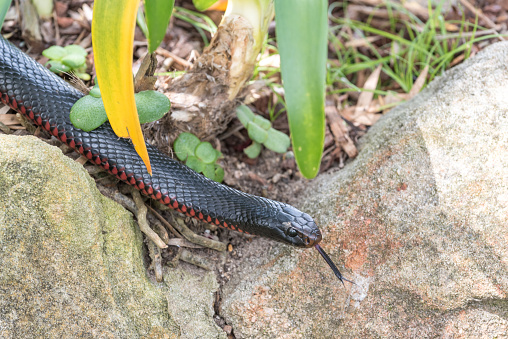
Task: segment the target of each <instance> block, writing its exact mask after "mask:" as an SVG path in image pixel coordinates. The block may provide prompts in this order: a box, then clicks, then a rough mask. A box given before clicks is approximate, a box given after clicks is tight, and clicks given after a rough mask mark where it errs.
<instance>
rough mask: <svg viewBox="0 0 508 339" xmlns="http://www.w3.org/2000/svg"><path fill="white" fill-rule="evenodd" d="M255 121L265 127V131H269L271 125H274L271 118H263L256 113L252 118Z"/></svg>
mask: <svg viewBox="0 0 508 339" xmlns="http://www.w3.org/2000/svg"><path fill="white" fill-rule="evenodd" d="M252 122H253V123H255V124H256V125H258V126H259V127H261V128H262V129H264V130H265V131H268V130H269V129H270V127H272V123H271V122H270V120H268V119H265V118H263V117H262V116H261V115H256V116H255V117H254V120H252Z"/></svg>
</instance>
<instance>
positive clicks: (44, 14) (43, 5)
mask: <svg viewBox="0 0 508 339" xmlns="http://www.w3.org/2000/svg"><path fill="white" fill-rule="evenodd" d="M32 3H33V5H34V7H35V10H36V12H37V14H38V15H39V17H40V18H41V19H44V20H47V19H50V18H51V16H52V15H53V0H32Z"/></svg>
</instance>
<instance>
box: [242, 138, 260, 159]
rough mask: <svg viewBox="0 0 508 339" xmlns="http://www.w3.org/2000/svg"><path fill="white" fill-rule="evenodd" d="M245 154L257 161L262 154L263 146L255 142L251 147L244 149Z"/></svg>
mask: <svg viewBox="0 0 508 339" xmlns="http://www.w3.org/2000/svg"><path fill="white" fill-rule="evenodd" d="M243 153H245V155H247V156H248V157H249V158H251V159H256V158H257V157H258V156H259V153H261V144H260V143H258V142H255V141H253V142H252V144H251V145H250V146H249V147H246V148H244V149H243Z"/></svg>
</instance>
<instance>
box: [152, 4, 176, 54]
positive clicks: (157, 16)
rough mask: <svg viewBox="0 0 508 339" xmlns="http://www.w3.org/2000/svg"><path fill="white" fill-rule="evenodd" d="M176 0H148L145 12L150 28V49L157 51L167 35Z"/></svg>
mask: <svg viewBox="0 0 508 339" xmlns="http://www.w3.org/2000/svg"><path fill="white" fill-rule="evenodd" d="M174 5H175V0H146V1H145V14H146V26H147V28H148V51H149V53H152V52H155V50H156V49H157V47H159V45H160V43H161V41H162V39H164V36H165V35H166V29H167V28H168V24H169V19H170V18H171V13H172V12H173V7H174Z"/></svg>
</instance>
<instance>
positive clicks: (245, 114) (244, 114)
mask: <svg viewBox="0 0 508 339" xmlns="http://www.w3.org/2000/svg"><path fill="white" fill-rule="evenodd" d="M236 116H237V117H238V120H240V122H241V123H242V124H243V125H244V126H245V127H247V125H248V124H249V122H250V121H252V120H254V117H255V114H254V113H252V111H251V110H250V108H249V107H247V106H245V105H241V106H238V107H237V108H236Z"/></svg>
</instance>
